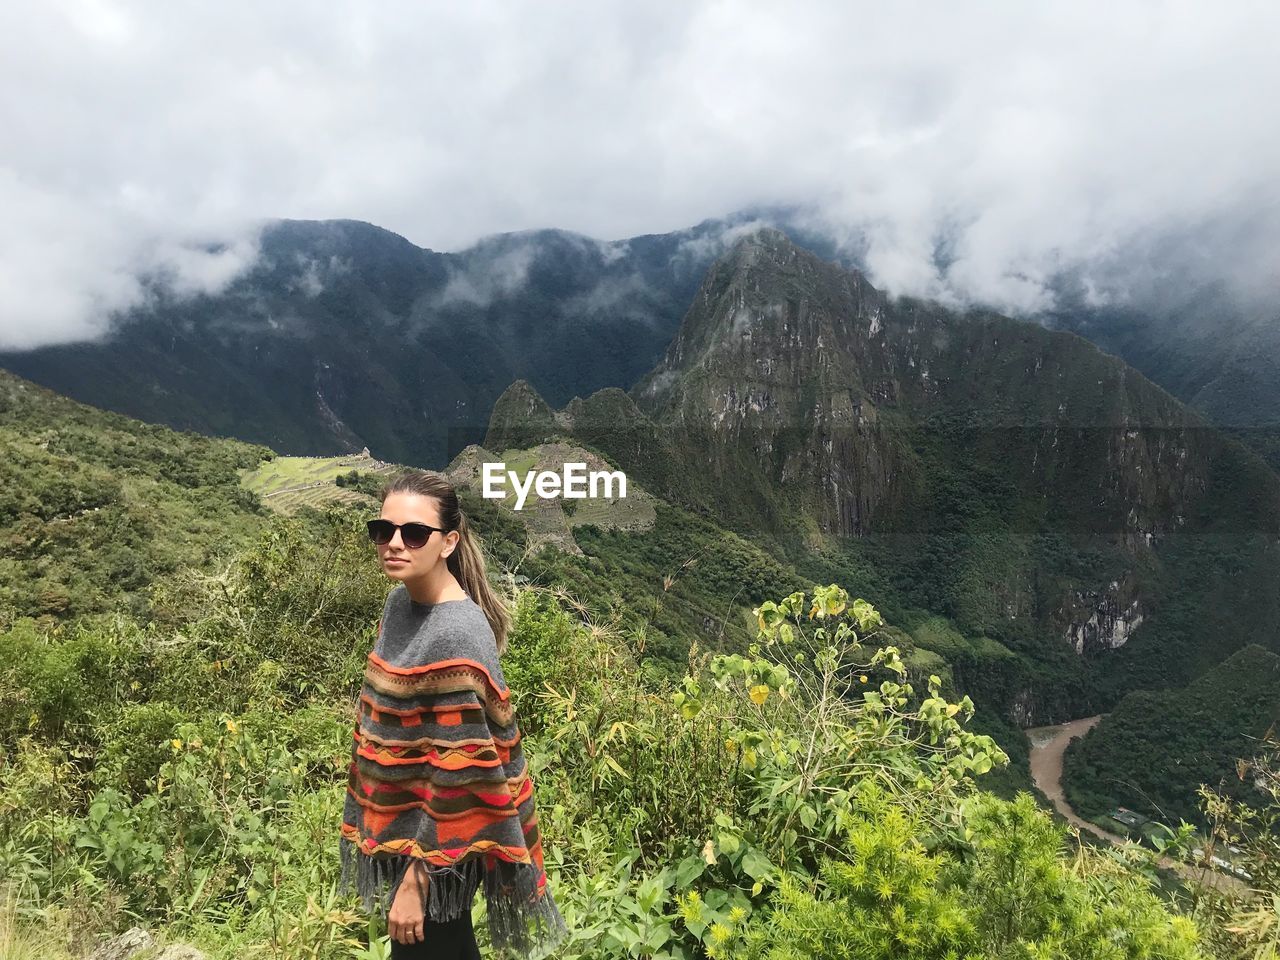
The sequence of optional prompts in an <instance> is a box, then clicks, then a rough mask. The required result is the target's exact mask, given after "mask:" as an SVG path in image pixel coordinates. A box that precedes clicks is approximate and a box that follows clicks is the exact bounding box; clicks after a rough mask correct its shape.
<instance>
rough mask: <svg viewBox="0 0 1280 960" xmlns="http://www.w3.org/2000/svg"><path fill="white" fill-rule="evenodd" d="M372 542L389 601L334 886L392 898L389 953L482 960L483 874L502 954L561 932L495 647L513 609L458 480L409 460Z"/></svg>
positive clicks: (363, 711)
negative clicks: (496, 587) (475, 909)
mask: <svg viewBox="0 0 1280 960" xmlns="http://www.w3.org/2000/svg"><path fill="white" fill-rule="evenodd" d="M368 527H369V537H370V539H371V540H372V541H373V542H374V543H375V544H377V549H378V559H379V560H380V561H381V563H382V569H383V571H384V572H385V573H386V575H387V576H388V577H390V578H391V579H393V580H398V581H400V582H399V584H397V585H396V586H395V587H394V588H393V589H392V591H391V593H390V595H389V596H388V597H387V601H386V604H385V606H384V607H383V611H382V618H381V619H380V620H379V622H378V631H377V639H376V641H375V642H374V647H373V651H372V652H371V653H370V654H369V656H368V661H367V665H366V668H365V678H364V684H363V686H362V688H361V693H360V700H359V702H358V705H357V706H358V710H357V713H358V717H359V719H358V722H357V723H356V727H355V731H354V737H355V743H354V745H353V747H352V755H351V763H350V766H349V768H348V772H349V777H348V787H347V795H346V801H345V805H344V809H343V823H342V832H341V838H340V840H339V846H340V849H341V854H342V880H341V885H340V890H342V891H344V892H345V891H346V890H347V889H348V886H349V883H350V880H351V879H352V878H353V877H354V878H355V880H356V889H357V891H358V892H359V894H360V896H361V899H362V901H363V903H364V906H365V909H366V910H370V911H373V910H375V909H379V910H380V908H382V907H387V910H386V914H385V915H386V920H387V930H388V933H389V934H390V935H391V941H392V943H391V956H392V960H399V958H409V957H417V958H428V957H429V958H432V960H454V958H458V960H462V958H466V960H472V958H479V956H480V953H479V950H478V949H477V947H476V940H475V934H474V931H473V929H472V926H471V903H472V900H473V898H474V896H475V892H476V889H477V888H478V887H479V886H480V885H481V884H483V885H484V890H485V899H486V901H487V906H488V918H489V933H490V939H491V940H492V942H493V945H494V947H495V949H496V950H498V951H499V953H502V952H504V951H506V950H511V951H513V952H515V953H516V954H518V955H528V954H531V953H532V952H534V950H535V949H538V950H539V952H543V951H548V950H550V949H552V948H554V947H555V946H556V945H558V944H559V943H560V941H561V940H563V938H564V936H565V935H566V933H567V930H566V928H565V924H564V920H563V919H562V918H561V916H560V913H559V911H558V910H557V909H556V904H555V901H554V900H553V899H552V896H551V893H550V891H549V890H548V888H547V877H546V873H545V872H544V870H543V861H542V843H541V839H540V836H539V831H538V816H537V812H536V810H535V808H534V800H533V782H532V780H530V778H529V776H528V773H527V770H526V763H525V758H524V753H523V749H522V747H521V745H520V730H519V727H518V725H517V723H516V717H515V714H514V712H513V711H512V707H511V701H510V690H508V688H507V685H506V682H505V680H503V677H502V668H501V666H500V665H499V663H498V657H499V655H500V654H501V653H502V652H503V651H504V650H505V649H506V640H507V630H508V627H509V625H510V616H509V614H508V613H507V611H506V609H505V607H504V605H503V604H502V602H501V600H500V599H499V598H498V597H497V596H496V595H495V594H494V591H493V590H492V589H491V588H490V586H489V582H488V580H487V578H486V576H485V562H484V556H483V555H482V553H481V551H480V547H479V545H478V543H477V542H476V538H475V536H474V535H473V534H472V532H471V530H470V527H469V526H468V523H467V518H466V515H465V514H463V512H462V510H461V508H460V507H459V505H458V496H457V493H456V492H455V491H454V489H453V487H452V486H451V485H450V484H449V483H448V482H447V481H446V480H445V479H444V478H443V477H440V476H438V475H436V474H430V473H425V472H421V471H410V472H407V473H404V474H401V475H400V476H398V477H396V478H395V479H394V480H392V481H391V482H390V483H389V484H388V485H387V486H386V488H385V489H384V490H383V491H382V510H381V515H380V516H379V518H378V519H376V520H370V521H369V524H368Z"/></svg>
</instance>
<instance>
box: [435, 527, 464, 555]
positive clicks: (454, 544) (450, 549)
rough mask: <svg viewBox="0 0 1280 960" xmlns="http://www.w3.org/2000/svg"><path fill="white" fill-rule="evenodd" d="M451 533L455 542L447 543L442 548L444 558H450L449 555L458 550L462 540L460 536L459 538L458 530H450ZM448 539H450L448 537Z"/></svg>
mask: <svg viewBox="0 0 1280 960" xmlns="http://www.w3.org/2000/svg"><path fill="white" fill-rule="evenodd" d="M449 533H450V534H452V535H453V542H452V543H447V544H445V546H444V547H442V548H441V550H440V556H442V557H447V556H449V554H451V553H453V551H454V550H456V549H458V541H459V540H461V539H462V538H461V537H460V536H458V531H457V530H450V531H449ZM446 539H448V538H447V537H446Z"/></svg>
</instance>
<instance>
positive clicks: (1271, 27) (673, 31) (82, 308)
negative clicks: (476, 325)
mask: <svg viewBox="0 0 1280 960" xmlns="http://www.w3.org/2000/svg"><path fill="white" fill-rule="evenodd" d="M1277 47H1280V5H1277V4H1274V3H1261V2H1259V3H1215V4H1213V5H1209V4H1204V3H1162V2H1146V0H1135V2H1131V3H1117V2H1115V0H1107V2H1093V0H1073V2H1071V3H1026V2H1023V0H1016V2H999V0H990V2H936V3H918V2H899V3H885V2H883V0H880V2H876V3H860V2H836V0H832V2H826V3H817V2H806V0H799V2H788V3H785V4H782V3H776V2H772V3H763V2H761V3H754V2H745V0H744V2H736V3H714V2H713V3H703V2H690V0H682V2H678V3H674V2H673V3H668V2H650V0H646V2H645V3H635V2H612V0H590V2H581V3H579V2H559V3H534V2H518V0H509V2H503V3H496V2H483V0H481V2H468V3H454V4H449V3H443V2H442V3H401V2H392V0H380V2H377V3H368V2H366V3H345V2H341V0H331V2H326V3H323V4H317V3H303V2H300V0H298V2H293V0H275V2H272V3H267V4H263V3H246V2H241V0H224V2H221V3H217V4H184V3H156V2H152V3H117V2H109V0H33V2H27V0H7V2H6V3H5V4H4V5H3V6H2V7H0V349H26V348H30V347H34V346H37V345H41V344H48V343H60V342H70V341H74V340H77V339H86V338H92V337H94V336H98V335H100V334H101V333H102V331H103V330H105V329H106V328H107V325H108V323H109V321H110V318H111V317H112V316H113V314H116V313H118V312H120V311H124V310H128V309H129V308H131V307H133V306H136V305H138V304H140V303H142V302H143V301H144V299H145V297H146V288H145V287H144V286H143V285H142V284H141V283H140V278H142V277H157V276H159V277H164V278H165V282H167V283H168V284H169V285H170V286H172V288H173V289H174V290H175V291H177V292H179V293H196V292H201V291H203V292H217V291H218V290H220V289H222V288H223V287H225V286H226V284H227V283H229V282H231V280H233V279H234V277H235V276H236V275H237V274H238V273H239V272H240V271H242V270H244V269H246V268H247V267H248V266H249V265H251V264H252V263H253V261H254V258H255V257H256V256H257V253H258V248H257V242H256V237H257V234H258V232H259V231H260V229H261V226H262V224H263V223H264V222H266V221H267V220H269V219H271V218H278V217H290V218H305V219H324V218H353V219H359V220H366V221H369V222H372V223H375V224H378V225H380V226H383V227H386V228H388V229H390V230H394V231H395V232H397V233H400V234H402V235H403V236H405V237H407V238H408V239H410V240H411V241H413V242H414V243H416V244H419V245H421V246H425V247H430V248H432V249H436V250H456V249H461V248H463V247H465V246H467V245H468V244H470V243H472V242H474V241H475V240H476V239H478V238H480V237H482V236H485V235H487V234H491V233H496V232H503V231H510V230H523V229H531V228H541V227H559V228H563V229H568V230H574V231H578V232H581V233H584V234H587V235H589V236H592V237H595V238H597V239H601V240H614V239H621V238H624V237H628V236H633V235H637V234H642V233H658V232H667V231H672V230H678V229H681V228H684V227H688V226H691V225H693V224H695V223H697V222H699V221H701V220H704V219H706V218H709V217H717V216H722V215H726V214H729V213H731V212H733V211H736V210H739V209H742V208H744V207H747V206H750V205H755V204H797V205H803V206H804V208H805V209H807V210H809V211H811V216H812V218H813V220H814V222H815V223H817V224H820V225H821V226H823V227H824V228H825V229H827V230H829V231H830V232H831V233H832V234H833V235H835V236H837V237H844V238H849V239H850V240H851V242H852V240H853V239H854V238H857V239H858V242H860V243H862V244H863V245H864V246H865V249H866V255H865V263H866V266H867V269H868V272H869V274H870V276H871V279H872V281H873V282H874V283H876V284H877V285H878V286H880V287H882V288H884V289H886V290H888V291H889V292H890V293H893V294H903V293H905V294H912V295H916V296H932V297H937V298H939V299H943V300H947V301H956V300H960V301H969V302H980V303H984V304H988V305H992V306H995V307H998V308H1000V309H1004V310H1007V311H1009V312H1011V313H1015V314H1026V313H1033V312H1035V311H1037V310H1042V309H1045V308H1047V307H1050V306H1052V304H1053V293H1052V288H1051V280H1052V279H1053V277H1054V276H1055V275H1056V274H1057V273H1058V272H1060V271H1074V272H1076V273H1078V274H1079V275H1080V276H1081V277H1082V278H1083V281H1084V284H1085V288H1086V289H1087V290H1088V291H1089V295H1090V297H1091V298H1093V299H1094V301H1095V302H1099V303H1101V302H1115V301H1116V300H1117V299H1121V300H1122V299H1124V298H1125V297H1129V296H1133V295H1134V291H1135V290H1136V291H1142V290H1147V291H1149V290H1150V289H1151V288H1153V287H1158V286H1159V285H1160V284H1162V283H1164V282H1166V281H1168V280H1169V278H1170V277H1174V278H1178V277H1183V278H1185V277H1186V276H1195V277H1204V278H1221V279H1224V280H1226V281H1227V282H1228V283H1230V284H1232V285H1233V286H1234V287H1235V288H1236V289H1238V290H1240V291H1241V292H1242V293H1245V294H1248V295H1249V296H1251V297H1256V298H1258V299H1259V300H1260V301H1262V302H1265V301H1266V299H1267V298H1268V297H1270V296H1272V295H1273V294H1274V293H1276V292H1277V291H1280V274H1278V272H1277V269H1278V268H1277V263H1278V261H1280V258H1277V256H1276V251H1277V249H1280V246H1278V244H1280V177H1277V175H1276V171H1277V170H1280V99H1278V98H1276V97H1275V96H1274V92H1275V91H1276V90H1277V89H1280V57H1276V56H1275V50H1276V49H1277ZM940 251H941V253H942V254H943V259H944V261H945V268H940V267H939V263H938V256H937V254H938V253H939V252H940Z"/></svg>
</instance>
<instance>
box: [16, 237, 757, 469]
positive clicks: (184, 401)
mask: <svg viewBox="0 0 1280 960" xmlns="http://www.w3.org/2000/svg"><path fill="white" fill-rule="evenodd" d="M754 222H755V221H754V215H753V214H740V215H737V216H736V217H734V218H730V219H727V220H714V221H706V222H705V223H703V224H700V225H698V226H697V227H694V228H691V229H689V230H683V231H678V232H675V233H670V234H663V235H657V236H642V237H633V238H631V239H628V240H621V241H616V242H601V241H596V240H592V239H590V238H588V237H584V236H581V235H578V234H573V233H568V232H565V231H559V230H541V231H530V232H525V233H512V234H502V235H500V236H495V237H489V238H486V239H484V240H482V241H480V242H479V243H477V244H476V245H474V246H473V247H471V248H469V249H467V250H465V251H462V252H460V253H456V254H455V253H437V252H434V251H431V250H426V249H422V248H419V247H416V246H414V245H413V244H411V243H410V242H409V241H407V240H405V239H404V238H403V237H400V236H397V235H396V234H394V233H391V232H389V231H387V230H382V229H380V228H378V227H375V226H372V225H370V224H367V223H360V222H357V221H349V220H343V221H322V222H314V221H289V220H286V221H280V222H276V223H274V224H272V225H270V226H269V227H268V228H267V229H266V230H265V231H264V233H263V234H262V237H261V253H260V256H259V257H258V259H257V260H256V262H255V263H254V265H253V267H252V268H251V269H250V270H248V271H247V272H246V273H245V274H244V275H242V276H240V277H239V278H238V279H237V280H235V281H234V282H233V283H232V284H231V285H230V286H229V287H228V288H227V289H226V290H225V291H224V292H223V293H221V294H219V295H217V296H197V297H194V298H177V297H174V296H173V295H172V294H170V293H168V292H166V290H165V289H164V288H160V287H157V288H155V289H154V290H153V291H152V296H151V299H150V300H149V301H148V303H147V305H146V306H145V307H143V308H140V309H137V310H134V311H132V312H130V313H128V314H127V315H125V316H121V317H118V318H116V321H115V323H114V325H113V327H112V330H111V332H110V334H109V335H107V336H106V337H105V338H103V339H102V340H99V341H96V342H92V343H76V344H64V345H59V346H48V347H42V348H39V349H36V350H30V351H23V352H3V353H0V367H4V368H6V369H8V370H11V371H13V372H14V373H17V374H19V375H20V376H23V377H25V378H27V379H30V380H33V381H35V382H38V383H41V384H43V385H45V386H48V387H50V388H51V389H53V390H56V391H58V392H60V393H63V394H66V395H68V396H71V397H74V398H76V399H78V400H80V401H82V402H84V403H89V404H92V405H94V406H97V407H101V408H104V409H109V410H114V411H117V412H120V413H124V414H127V415H129V416H133V417H137V418H139V419H142V420H147V421H150V422H155V423H164V424H167V425H169V426H171V427H174V428H176V429H181V430H195V431H198V432H201V433H205V434H209V435H214V436H234V437H238V438H241V439H244V440H248V441H252V442H255V443H261V444H266V445H268V446H270V447H272V448H273V449H275V450H277V451H278V452H281V453H290V454H322V455H328V454H332V453H334V452H335V451H346V452H352V453H355V452H358V451H359V450H360V449H361V448H362V447H366V446H367V447H368V448H369V449H370V450H371V451H373V452H374V454H375V455H377V456H378V457H380V458H382V459H384V460H391V461H397V462H403V463H414V464H418V465H421V466H425V467H432V468H435V469H443V468H444V466H445V465H446V464H447V463H448V462H449V460H450V458H451V457H452V456H453V455H454V454H455V453H457V452H458V451H459V450H461V449H462V448H463V447H464V446H466V445H467V444H468V443H471V442H476V441H478V440H479V439H480V437H481V436H483V434H484V429H485V425H486V423H487V421H488V417H489V413H490V409H491V406H492V403H493V401H494V399H496V397H497V396H498V395H499V394H500V393H501V392H502V391H503V390H504V389H505V388H506V387H507V386H509V385H510V384H511V383H512V381H514V380H516V379H519V378H526V379H528V380H529V381H530V382H531V383H534V384H536V385H537V388H538V390H539V391H540V392H541V393H543V394H544V395H545V396H547V397H548V398H550V399H551V400H552V402H555V403H564V402H566V401H568V400H569V399H570V398H571V397H572V396H574V395H575V394H586V393H590V392H591V391H593V390H597V389H600V388H602V387H606V386H616V385H619V384H628V385H629V384H631V383H634V382H635V380H637V379H638V378H639V377H640V376H641V375H642V374H644V373H645V372H647V371H648V370H649V369H650V368H651V367H652V366H653V365H654V363H656V362H657V360H658V359H659V357H660V356H661V354H662V351H663V349H664V348H665V347H666V345H667V343H668V342H669V341H670V339H671V336H672V334H673V333H674V332H675V329H676V327H677V326H678V324H679V320H680V317H681V316H682V314H683V313H684V311H685V309H686V308H687V307H688V304H689V300H690V299H691V298H692V296H693V292H694V290H696V289H697V286H698V283H699V282H700V280H701V278H702V274H703V272H704V270H705V268H706V266H707V264H708V263H710V262H711V260H712V259H714V257H715V256H717V255H718V254H719V253H721V252H722V251H723V249H724V244H725V242H726V238H729V237H732V236H733V235H734V234H735V231H740V230H742V229H747V228H749V227H750V225H751V224H752V223H754Z"/></svg>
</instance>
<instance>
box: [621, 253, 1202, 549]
mask: <svg viewBox="0 0 1280 960" xmlns="http://www.w3.org/2000/svg"><path fill="white" fill-rule="evenodd" d="M630 393H631V395H632V396H633V397H634V398H635V399H636V402H637V404H638V405H639V406H640V407H641V408H642V409H643V410H644V411H645V412H646V413H647V414H648V415H649V416H651V417H652V418H653V419H654V420H655V421H657V422H660V423H662V424H663V426H664V427H665V428H666V429H667V430H669V431H671V432H672V433H673V435H675V436H676V438H677V439H679V437H680V434H681V433H687V434H688V435H690V436H694V435H705V436H706V437H707V438H710V440H711V443H712V446H713V449H719V450H725V449H734V450H736V451H737V452H738V453H740V454H741V455H742V456H744V457H746V458H747V459H749V460H751V461H754V463H755V465H756V466H755V470H756V471H758V473H759V481H760V482H761V483H762V484H764V485H767V486H768V487H769V488H770V489H775V490H784V491H789V492H790V493H792V494H793V495H794V496H796V497H798V498H799V499H800V502H801V504H802V505H803V506H805V507H806V508H814V509H813V510H812V511H811V512H812V513H813V515H814V516H815V517H816V519H817V522H818V523H819V525H820V526H821V527H822V529H823V530H824V531H827V532H829V533H831V534H834V535H836V536H842V537H843V536H863V535H865V534H867V533H870V532H873V531H876V530H888V529H904V528H909V529H925V528H928V526H929V525H928V523H927V522H926V521H927V518H926V517H925V516H924V514H926V513H927V512H928V505H927V501H928V489H927V487H928V485H927V483H924V482H923V481H924V480H925V479H926V478H925V475H926V474H928V473H929V468H928V467H927V465H926V464H924V463H923V462H922V460H921V456H920V454H919V453H918V452H917V448H918V447H919V446H920V443H921V438H922V437H924V438H925V442H926V443H933V442H935V441H938V442H942V443H944V444H946V445H948V446H949V447H951V448H952V449H951V453H959V454H960V455H961V456H963V457H965V458H966V459H970V460H975V459H981V460H987V461H994V462H998V463H999V465H1000V468H1001V469H1002V470H1004V471H1012V476H1011V477H1010V479H1011V480H1012V481H1013V482H1014V483H1015V485H1016V487H1017V488H1020V489H1023V490H1025V491H1036V492H1038V493H1039V495H1040V496H1041V497H1042V499H1043V500H1044V501H1045V507H1044V509H1043V510H1042V511H1039V512H1041V513H1042V515H1043V519H1045V520H1046V521H1047V522H1049V523H1052V524H1056V525H1057V526H1059V527H1063V528H1073V529H1082V530H1089V531H1093V532H1098V531H1106V532H1110V533H1117V534H1122V535H1128V536H1129V537H1130V538H1131V541H1132V545H1133V546H1135V547H1138V546H1142V545H1144V544H1145V545H1147V546H1150V545H1151V543H1152V541H1153V540H1155V539H1156V538H1158V537H1160V536H1162V535H1164V534H1165V533H1167V531H1168V530H1169V529H1170V528H1172V527H1176V526H1177V525H1178V524H1179V523H1180V522H1181V518H1182V517H1184V516H1185V515H1186V513H1187V504H1188V503H1189V502H1191V501H1194V500H1195V499H1196V498H1198V497H1200V496H1202V495H1203V493H1204V490H1205V489H1206V484H1207V479H1206V477H1207V471H1208V462H1209V459H1210V458H1211V457H1212V455H1213V453H1214V450H1215V449H1216V447H1217V444H1218V443H1219V442H1220V440H1219V438H1218V437H1217V436H1216V435H1215V434H1213V432H1212V431H1211V430H1209V428H1208V424H1207V422H1206V421H1204V420H1203V419H1202V418H1200V417H1198V416H1197V415H1196V414H1194V413H1193V412H1191V411H1189V410H1187V409H1186V408H1185V407H1183V406H1182V405H1181V404H1180V403H1178V402H1177V401H1176V400H1174V399H1173V398H1172V397H1171V396H1169V395H1168V394H1166V393H1165V392H1164V391H1163V390H1161V389H1160V388H1159V387H1157V386H1155V385H1154V384H1151V383H1150V382H1148V381H1146V380H1145V379H1144V378H1142V377H1141V376H1140V375H1138V374H1136V373H1135V372H1133V371H1132V370H1130V369H1129V368H1127V367H1125V365H1124V364H1123V363H1121V362H1120V361H1118V360H1116V359H1115V358H1114V357H1111V356H1108V355H1107V354H1104V353H1102V352H1101V351H1099V350H1098V349H1097V348H1096V347H1094V346H1093V345H1092V344H1090V343H1088V342H1087V341H1085V340H1083V339H1081V338H1080V337H1077V336H1075V335H1073V334H1067V333H1062V332H1054V331H1049V330H1045V329H1043V328H1041V327H1038V326H1036V325H1033V324H1028V323H1020V322H1017V321H1013V320H1009V319H1008V318H1005V317H1001V316H998V315H994V314H987V313H981V312H974V313H969V314H956V313H952V312H949V311H947V310H944V309H942V308H940V307H938V306H936V305H933V304H926V303H920V302H914V301H903V302H893V301H890V300H889V299H888V298H886V297H885V296H883V295H882V294H881V293H880V292H879V291H877V290H876V289H875V288H874V287H872V286H871V285H870V284H869V283H867V281H866V280H865V278H863V277H862V276H861V275H860V274H859V273H857V272H856V271H850V270H844V269H841V268H840V267H837V266H835V265H834V264H830V263H827V262H824V261H822V260H820V259H818V258H817V257H816V256H814V255H812V254H810V253H808V252H806V251H804V250H801V249H800V248H798V247H797V246H795V244H793V243H792V242H791V241H790V240H789V239H788V238H787V237H786V236H785V235H784V234H782V233H780V232H778V231H771V230H766V231H762V232H761V233H759V234H756V235H755V236H753V237H750V238H748V239H745V240H743V241H741V242H740V243H739V244H738V246H737V247H735V248H734V249H733V250H732V251H731V253H730V254H729V255H728V256H726V257H725V258H724V259H722V260H721V261H720V262H719V263H717V264H716V265H715V266H714V267H713V268H712V270H711V272H710V273H709V274H708V276H707V278H706V280H705V281H704V283H703V285H702V287H701V289H700V290H699V292H698V294H697V296H696V297H695V299H694V303H693V306H692V307H691V309H690V311H689V313H688V314H687V315H686V317H685V320H684V323H683V324H682V326H681V328H680V331H679V333H678V334H677V335H676V338H675V339H674V340H673V341H672V343H671V345H670V347H669V348H668V349H667V352H666V354H665V356H664V357H663V359H662V361H661V363H659V364H658V366H657V367H656V368H655V369H654V370H653V371H652V372H651V373H649V374H648V375H647V376H646V377H644V378H643V379H641V380H640V381H639V382H638V383H637V384H636V385H635V387H633V388H632V390H631V391H630ZM727 463H728V464H732V466H733V467H734V468H735V469H737V466H738V464H737V458H732V459H730V460H729V461H727ZM710 465H711V466H712V467H719V466H722V465H726V464H725V463H722V462H721V461H720V460H718V459H716V458H713V459H712V461H711V464H710ZM741 479H742V478H741V476H735V477H732V478H731V477H726V476H721V477H720V478H719V480H720V481H721V482H736V481H739V480H741ZM1050 504H1052V506H1050Z"/></svg>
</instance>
